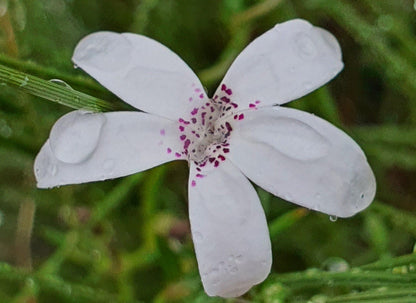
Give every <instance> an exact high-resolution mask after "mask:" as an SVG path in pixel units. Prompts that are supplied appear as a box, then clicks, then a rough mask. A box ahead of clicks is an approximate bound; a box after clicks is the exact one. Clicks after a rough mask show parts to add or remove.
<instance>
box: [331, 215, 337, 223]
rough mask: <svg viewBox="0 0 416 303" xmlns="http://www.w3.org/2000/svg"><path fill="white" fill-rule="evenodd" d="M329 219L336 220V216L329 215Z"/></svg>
mask: <svg viewBox="0 0 416 303" xmlns="http://www.w3.org/2000/svg"><path fill="white" fill-rule="evenodd" d="M329 220H330V221H331V222H336V221H337V220H338V217H337V216H329Z"/></svg>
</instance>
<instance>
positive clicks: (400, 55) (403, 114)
mask: <svg viewBox="0 0 416 303" xmlns="http://www.w3.org/2000/svg"><path fill="white" fill-rule="evenodd" d="M415 9H416V5H415V3H414V2H413V1H411V0H394V1H392V0H355V1H354V0H350V1H348V0H294V1H289V0H222V1H221V0H210V1H202V0H142V1H140V0H88V1H86V0H36V1H30V0H0V50H1V53H0V64H2V65H5V66H8V67H11V68H14V69H16V70H19V71H22V72H25V73H28V74H30V75H35V76H38V77H41V78H43V79H45V80H49V79H62V80H64V81H65V82H66V83H68V84H69V85H71V87H73V88H74V89H75V90H78V91H82V92H84V93H87V94H89V95H91V96H95V97H98V98H101V99H104V100H108V101H111V102H119V101H118V100H117V98H116V97H115V96H114V95H112V94H111V93H109V92H108V91H106V90H105V89H104V88H102V87H101V86H99V85H98V84H97V83H95V82H94V81H93V80H92V79H90V78H89V77H88V76H87V75H86V74H84V73H83V72H82V71H81V70H79V69H74V68H73V65H72V63H71V60H70V58H71V56H72V51H73V49H74V46H75V45H76V43H77V42H78V41H79V40H80V39H81V38H82V37H83V36H85V35H87V34H89V33H91V32H94V31H98V30H111V31H117V32H135V33H140V34H144V35H146V36H149V37H151V38H154V39H156V40H158V41H160V42H161V43H163V44H165V45H166V46H168V47H170V48H171V49H172V50H173V51H175V52H176V53H178V54H179V55H180V56H181V57H182V58H183V59H184V60H185V61H186V62H187V63H188V64H189V66H191V68H192V69H193V70H194V71H195V72H196V73H197V74H198V76H200V78H201V80H202V82H203V84H204V85H205V86H206V88H207V90H208V92H209V94H212V93H213V92H214V89H215V88H216V85H217V84H218V83H219V81H220V80H221V78H222V76H223V75H224V74H225V71H226V70H227V68H228V66H229V65H230V63H231V62H232V60H233V59H234V58H235V57H236V55H237V54H238V53H239V52H240V51H241V50H242V49H243V48H244V47H245V46H246V45H247V44H248V43H249V42H250V41H251V40H252V39H254V38H255V37H257V36H259V35H260V34H262V33H263V32H265V31H266V30H268V29H269V28H271V27H273V26H274V24H276V23H280V22H283V21H286V20H289V19H292V18H304V19H307V20H309V21H310V22H311V23H313V24H315V25H318V26H321V27H323V28H326V29H327V30H329V31H331V32H332V33H333V34H334V35H335V36H336V37H337V38H338V40H339V42H340V44H341V47H342V50H343V56H344V62H345V69H344V71H343V72H342V73H341V74H340V75H339V76H338V77H337V78H336V79H335V80H333V81H332V82H330V83H329V84H328V85H327V86H325V87H323V88H321V89H319V90H317V91H315V92H314V93H312V94H310V95H308V96H306V97H304V98H302V99H300V100H297V101H294V102H292V103H291V104H290V105H289V106H293V107H296V108H300V109H303V110H306V111H308V112H312V113H315V114H316V115H318V116H320V117H323V118H325V119H327V120H329V121H330V122H332V123H333V124H335V125H337V126H338V127H340V128H342V129H344V130H345V131H346V132H347V133H348V134H350V135H351V137H353V138H354V140H356V141H357V142H358V143H359V144H360V146H361V147H362V148H363V150H364V151H365V152H366V154H367V156H368V160H369V162H370V164H371V166H372V168H373V170H374V173H375V175H376V178H377V184H378V190H377V196H376V201H375V202H374V203H373V204H372V205H371V206H370V207H369V208H368V209H367V210H365V211H364V212H362V213H360V214H358V215H356V216H355V217H354V218H350V219H339V220H336V221H335V222H333V220H330V218H329V217H328V216H326V215H323V214H320V213H315V212H308V211H307V210H304V209H300V208H297V207H296V206H295V205H292V204H290V203H288V202H285V201H283V200H281V199H279V198H276V197H274V196H271V195H269V194H268V193H266V192H264V191H262V190H261V189H258V192H259V195H260V197H261V200H262V203H263V207H264V209H265V212H266V215H267V219H268V222H269V227H270V233H271V237H272V243H273V258H274V261H273V268H272V274H271V275H270V276H269V278H268V279H267V280H266V281H265V282H264V283H262V284H261V285H259V286H257V287H255V288H253V289H252V290H251V291H250V292H249V293H248V294H246V295H245V296H243V297H242V298H237V299H229V300H223V299H219V298H210V297H208V296H207V295H206V294H205V293H204V291H203V289H202V286H201V282H200V278H199V274H198V271H197V265H196V259H195V255H194V251H193V245H192V241H191V236H190V230H189V222H188V216H187V191H186V188H187V165H186V163H185V162H173V163H169V164H166V165H164V166H161V167H158V168H155V169H151V170H149V171H146V172H143V173H140V174H136V175H133V176H130V177H126V178H121V179H117V180H110V181H105V182H97V183H91V184H83V185H76V186H64V187H61V188H56V189H51V190H39V189H36V182H35V179H34V175H33V161H34V158H35V156H36V154H37V152H38V151H39V149H40V147H41V146H42V144H43V143H44V141H45V140H46V139H47V138H48V135H49V131H50V129H51V127H52V125H53V123H54V122H55V121H56V120H57V119H58V118H59V117H60V116H62V115H63V114H64V113H66V112H68V111H70V110H71V109H70V108H68V107H65V106H62V105H59V104H57V103H54V102H49V101H46V100H44V99H41V98H38V97H34V96H31V95H30V94H27V93H25V92H23V91H22V90H21V89H19V87H18V86H16V87H13V86H10V85H5V84H4V83H0V156H1V161H0V302H16V303H17V302H22V303H23V302H25V303H26V302H30V303H34V302H198V303H202V302H416V286H415V285H416V254H413V247H414V244H415V239H416V215H415V210H416V128H415V126H416V18H415V17H416V11H415ZM374 262H375V263H374Z"/></svg>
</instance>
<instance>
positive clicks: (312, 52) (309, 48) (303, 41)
mask: <svg viewBox="0 0 416 303" xmlns="http://www.w3.org/2000/svg"><path fill="white" fill-rule="evenodd" d="M295 44H296V46H297V49H298V50H299V54H300V56H301V57H302V58H313V57H315V56H316V54H317V53H318V52H317V49H316V47H315V43H314V42H313V41H312V39H311V38H310V37H309V36H308V35H307V34H305V33H299V34H298V35H297V36H296V37H295Z"/></svg>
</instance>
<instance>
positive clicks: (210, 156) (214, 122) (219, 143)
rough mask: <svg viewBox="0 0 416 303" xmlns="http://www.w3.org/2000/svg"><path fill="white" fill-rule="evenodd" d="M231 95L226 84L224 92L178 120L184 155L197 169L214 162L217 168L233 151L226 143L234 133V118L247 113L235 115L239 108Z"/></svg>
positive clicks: (241, 117)
mask: <svg viewBox="0 0 416 303" xmlns="http://www.w3.org/2000/svg"><path fill="white" fill-rule="evenodd" d="M231 95H232V91H231V89H230V88H227V87H226V85H225V84H223V85H222V86H221V93H220V94H219V95H215V96H214V98H213V99H209V100H204V101H203V102H204V103H203V104H202V105H201V104H200V105H199V106H198V107H195V108H194V109H193V110H192V111H191V112H190V118H189V119H184V118H180V119H179V131H180V136H179V139H180V140H181V141H183V151H182V155H185V156H186V157H187V158H188V160H189V161H194V162H195V164H197V165H198V166H201V167H202V166H205V165H206V164H207V163H212V165H214V167H217V166H218V165H219V164H220V163H221V162H222V161H225V155H226V154H227V153H229V151H230V148H229V143H228V142H227V141H228V138H229V137H230V135H231V132H232V130H233V127H232V122H233V119H234V120H241V119H243V118H244V114H239V115H234V116H233V114H234V112H236V109H237V107H238V105H237V104H236V103H233V102H232V101H231Z"/></svg>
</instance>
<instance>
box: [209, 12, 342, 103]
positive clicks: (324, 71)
mask: <svg viewBox="0 0 416 303" xmlns="http://www.w3.org/2000/svg"><path fill="white" fill-rule="evenodd" d="M342 68H343V63H342V58H341V49H340V46H339V44H338V42H337V40H336V39H335V37H334V36H332V34H330V33H329V32H327V31H326V30H324V29H322V28H319V27H314V26H312V25H311V24H310V23H309V22H307V21H305V20H301V19H295V20H291V21H288V22H284V23H281V24H277V25H276V26H275V27H274V28H272V29H271V30H269V31H268V32H266V33H265V34H263V35H261V36H260V37H258V38H257V39H255V40H254V41H253V42H252V43H251V44H250V45H248V46H247V47H246V49H244V50H243V51H242V52H241V54H240V55H239V56H238V57H237V58H236V59H235V61H234V63H233V64H232V65H231V67H230V69H229V70H228V72H227V74H226V75H225V77H224V80H223V81H222V83H221V85H220V86H219V88H218V90H217V92H216V95H217V96H218V99H221V98H222V97H223V96H227V95H228V96H227V97H229V98H230V97H231V99H232V102H234V103H237V104H238V105H239V106H240V107H239V108H240V109H245V108H249V107H252V108H254V107H259V106H266V105H275V104H283V103H286V102H289V101H292V100H294V99H297V98H300V97H302V96H304V95H306V94H308V93H309V92H311V91H313V90H315V89H316V88H318V87H320V86H322V85H323V84H325V83H326V82H328V81H329V80H331V79H332V78H333V77H335V75H336V74H338V73H339V72H340V71H341V70H342ZM227 92H228V94H227ZM230 93H232V94H230Z"/></svg>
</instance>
